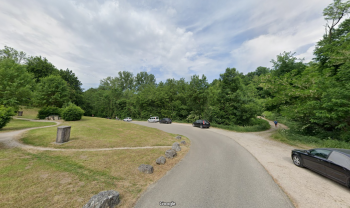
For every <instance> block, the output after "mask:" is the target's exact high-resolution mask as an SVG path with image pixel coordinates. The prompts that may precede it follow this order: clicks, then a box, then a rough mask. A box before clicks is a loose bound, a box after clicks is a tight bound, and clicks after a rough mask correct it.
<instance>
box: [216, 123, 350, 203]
mask: <svg viewBox="0 0 350 208" xmlns="http://www.w3.org/2000/svg"><path fill="white" fill-rule="evenodd" d="M269 123H270V124H271V129H270V130H267V131H264V132H256V133H238V132H232V131H226V130H222V129H217V128H210V131H213V132H216V133H219V134H222V135H225V136H227V137H230V138H231V139H233V140H235V141H236V142H237V143H239V144H240V145H241V146H243V147H244V148H245V149H247V150H248V151H249V152H250V153H251V154H252V155H253V156H254V157H255V158H256V159H257V160H258V161H259V162H260V163H261V164H262V165H263V166H264V168H265V169H266V170H267V171H268V172H269V174H270V175H271V176H272V177H273V179H274V181H275V182H276V183H277V184H278V185H279V186H280V187H281V188H282V190H283V191H284V192H285V193H286V194H287V195H288V197H289V198H290V199H291V200H292V202H293V204H294V205H295V206H296V207H300V208H304V207H305V208H306V207H347V208H349V207H350V197H349V196H350V195H349V194H350V190H349V189H348V188H346V187H345V186H342V185H340V184H338V183H336V182H333V181H332V180H330V179H328V178H325V177H323V176H321V175H319V174H317V173H314V172H312V171H311V170H308V169H306V168H299V167H296V166H295V165H294V164H293V162H292V159H291V150H293V149H297V147H294V146H290V145H287V144H284V143H281V142H278V141H274V140H272V139H270V136H271V134H272V133H273V132H274V131H275V130H276V129H277V128H275V127H274V124H273V122H271V121H269ZM278 125H279V127H278V128H286V127H285V126H284V125H281V124H278Z"/></svg>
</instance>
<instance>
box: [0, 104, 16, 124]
mask: <svg viewBox="0 0 350 208" xmlns="http://www.w3.org/2000/svg"><path fill="white" fill-rule="evenodd" d="M14 115H15V112H14V111H13V108H6V107H4V106H3V105H1V106H0V129H1V128H2V127H4V126H6V124H7V123H8V122H10V120H11V118H12V117H11V116H14Z"/></svg>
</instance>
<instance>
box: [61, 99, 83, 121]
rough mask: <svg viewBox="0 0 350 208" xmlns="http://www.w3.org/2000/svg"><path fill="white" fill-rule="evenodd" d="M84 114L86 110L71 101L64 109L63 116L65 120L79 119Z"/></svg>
mask: <svg viewBox="0 0 350 208" xmlns="http://www.w3.org/2000/svg"><path fill="white" fill-rule="evenodd" d="M83 115H84V110H82V109H81V108H80V107H78V106H76V105H75V104H73V103H69V104H68V105H67V107H65V108H64V109H63V110H62V118H63V119H64V120H65V121H78V120H80V119H81V117H82V116H83Z"/></svg>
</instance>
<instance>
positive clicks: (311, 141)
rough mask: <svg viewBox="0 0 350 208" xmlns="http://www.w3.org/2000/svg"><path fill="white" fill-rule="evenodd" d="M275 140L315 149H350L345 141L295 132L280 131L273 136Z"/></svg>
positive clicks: (349, 144) (349, 145)
mask: <svg viewBox="0 0 350 208" xmlns="http://www.w3.org/2000/svg"><path fill="white" fill-rule="evenodd" d="M272 137H273V138H274V139H277V140H280V141H282V142H285V143H288V144H291V145H298V144H305V145H308V146H311V147H314V148H316V147H317V148H344V149H350V143H349V142H345V141H339V140H336V139H331V138H326V139H322V138H319V137H316V136H305V135H300V134H298V133H297V132H294V131H293V130H286V129H280V130H279V131H278V132H277V133H275V134H274V135H273V136H272Z"/></svg>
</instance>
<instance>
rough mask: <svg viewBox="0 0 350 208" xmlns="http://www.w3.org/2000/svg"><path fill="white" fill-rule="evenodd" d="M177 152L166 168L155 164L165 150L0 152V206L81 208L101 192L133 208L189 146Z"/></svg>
mask: <svg viewBox="0 0 350 208" xmlns="http://www.w3.org/2000/svg"><path fill="white" fill-rule="evenodd" d="M0 148H1V146H0ZM181 148H182V151H180V152H178V156H177V157H175V158H174V159H167V161H166V164H165V165H157V164H156V163H155V160H156V159H157V158H158V157H159V156H161V155H164V152H165V150H166V148H157V149H136V150H113V151H97V152H72V151H67V152H54V151H52V152H51V151H33V150H32V151H30V152H28V151H25V150H22V149H0V175H1V177H0V187H1V189H0V207H33V208H36V207H52V208H56V207H57V208H58V207H82V206H83V205H84V204H85V203H87V202H88V201H89V199H90V198H91V197H92V196H93V195H95V194H97V193H99V192H100V191H104V190H116V191H118V192H119V193H120V197H121V203H120V205H119V206H118V207H128V208H129V207H133V205H134V203H135V202H136V201H137V199H138V198H139V196H140V195H141V193H142V192H143V191H145V190H146V188H147V186H148V185H150V184H152V183H154V182H155V181H157V180H159V179H160V178H161V177H162V176H164V175H165V174H166V172H167V171H168V170H170V169H171V168H172V167H173V166H174V165H175V164H176V163H178V162H179V161H180V160H181V159H182V158H183V157H184V155H185V154H186V153H187V152H188V150H189V148H188V145H187V146H181ZM141 164H150V165H152V166H153V167H154V173H153V174H144V173H141V172H139V171H138V169H137V168H138V166H139V165H141ZM155 206H156V205H155Z"/></svg>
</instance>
